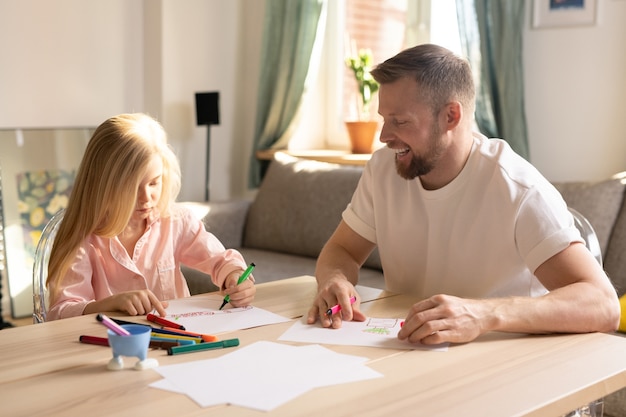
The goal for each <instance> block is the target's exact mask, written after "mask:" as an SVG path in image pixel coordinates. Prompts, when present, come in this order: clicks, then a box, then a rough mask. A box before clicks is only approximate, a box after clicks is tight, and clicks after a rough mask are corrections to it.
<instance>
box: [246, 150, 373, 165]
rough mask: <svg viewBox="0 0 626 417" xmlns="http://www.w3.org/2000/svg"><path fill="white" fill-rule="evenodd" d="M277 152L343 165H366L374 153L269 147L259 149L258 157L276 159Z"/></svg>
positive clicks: (265, 159) (267, 159) (260, 158)
mask: <svg viewBox="0 0 626 417" xmlns="http://www.w3.org/2000/svg"><path fill="white" fill-rule="evenodd" d="M276 152H282V153H285V154H287V155H290V156H293V157H296V158H303V159H312V160H314V161H321V162H329V163H332V164H341V165H365V164H366V163H367V161H369V160H370V158H371V157H372V154H369V153H368V154H354V153H351V152H349V151H340V150H330V149H312V150H299V151H295V150H294V151H289V150H286V149H279V150H275V149H268V150H263V151H257V152H256V157H257V159H259V160H261V161H271V160H272V159H274V154H275V153H276Z"/></svg>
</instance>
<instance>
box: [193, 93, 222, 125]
mask: <svg viewBox="0 0 626 417" xmlns="http://www.w3.org/2000/svg"><path fill="white" fill-rule="evenodd" d="M219 100H220V93H218V92H217V91H214V92H210V93H196V124H197V125H198V126H204V125H219V124H220V110H219Z"/></svg>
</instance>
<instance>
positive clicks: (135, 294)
mask: <svg viewBox="0 0 626 417" xmlns="http://www.w3.org/2000/svg"><path fill="white" fill-rule="evenodd" d="M167 305H168V303H167V301H160V300H159V299H158V298H157V297H156V295H154V293H153V292H152V291H150V290H136V291H126V292H122V293H119V294H115V295H112V296H110V297H107V298H104V299H102V300H100V301H94V302H93V303H90V304H87V306H86V307H85V310H84V311H83V314H89V313H99V312H103V311H123V312H125V313H127V314H128V315H130V316H138V315H146V314H148V313H150V312H151V311H152V310H156V312H157V314H158V315H159V316H161V317H164V316H166V314H167V313H166V311H165V309H166V308H167Z"/></svg>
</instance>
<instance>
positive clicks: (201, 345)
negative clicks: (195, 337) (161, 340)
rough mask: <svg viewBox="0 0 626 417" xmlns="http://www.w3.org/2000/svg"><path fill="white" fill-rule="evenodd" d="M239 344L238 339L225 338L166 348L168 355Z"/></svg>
mask: <svg viewBox="0 0 626 417" xmlns="http://www.w3.org/2000/svg"><path fill="white" fill-rule="evenodd" d="M235 346H239V339H227V340H221V341H219V342H204V343H195V344H193V345H185V346H172V347H169V348H167V354H168V355H179V354H181V353H190V352H198V351H201V350H211V349H223V348H229V347H235Z"/></svg>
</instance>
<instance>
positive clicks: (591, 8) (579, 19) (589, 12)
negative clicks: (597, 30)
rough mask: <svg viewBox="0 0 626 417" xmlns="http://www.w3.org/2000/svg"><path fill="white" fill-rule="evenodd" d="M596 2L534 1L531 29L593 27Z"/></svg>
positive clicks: (580, 0) (571, 0) (575, 0)
mask: <svg viewBox="0 0 626 417" xmlns="http://www.w3.org/2000/svg"><path fill="white" fill-rule="evenodd" d="M596 1H597V0H534V2H533V18H532V22H533V23H532V25H533V28H535V29H541V28H552V27H564V26H590V25H594V24H595V22H596Z"/></svg>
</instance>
